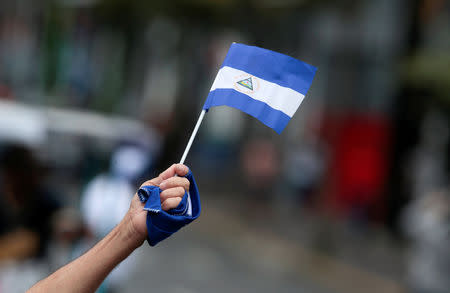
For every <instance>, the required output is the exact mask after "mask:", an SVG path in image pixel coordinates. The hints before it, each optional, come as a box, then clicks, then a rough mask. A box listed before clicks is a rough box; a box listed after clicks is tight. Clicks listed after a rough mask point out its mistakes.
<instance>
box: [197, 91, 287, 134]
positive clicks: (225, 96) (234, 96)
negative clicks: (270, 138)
mask: <svg viewBox="0 0 450 293" xmlns="http://www.w3.org/2000/svg"><path fill="white" fill-rule="evenodd" d="M224 105H226V106H230V107H233V108H236V109H239V110H241V111H243V112H245V113H247V114H249V115H252V116H253V117H255V118H258V119H259V120H260V121H261V122H262V123H264V124H265V125H267V126H269V127H270V128H273V129H274V130H275V131H276V132H277V133H278V134H280V133H281V132H282V131H283V129H284V128H285V127H286V125H287V124H288V122H289V120H290V119H291V117H289V116H288V115H286V114H285V113H283V112H281V111H279V110H276V109H274V108H272V107H270V106H269V105H267V104H266V103H264V102H261V101H258V100H255V99H252V98H250V97H249V96H247V95H245V94H242V93H240V92H238V91H235V90H234V89H215V90H213V91H211V92H210V93H209V95H208V98H207V99H206V102H205V105H204V106H203V109H205V110H208V109H209V108H210V107H214V106H224Z"/></svg>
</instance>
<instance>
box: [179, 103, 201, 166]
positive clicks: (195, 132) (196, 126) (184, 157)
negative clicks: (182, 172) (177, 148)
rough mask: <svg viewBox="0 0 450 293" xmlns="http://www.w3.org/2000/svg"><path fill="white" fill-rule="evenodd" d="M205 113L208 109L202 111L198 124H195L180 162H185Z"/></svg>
mask: <svg viewBox="0 0 450 293" xmlns="http://www.w3.org/2000/svg"><path fill="white" fill-rule="evenodd" d="M205 113H206V110H202V112H201V113H200V117H198V120H197V124H195V127H194V131H193V132H192V134H191V138H190V139H189V141H188V144H187V146H186V149H185V150H184V153H183V156H182V157H181V161H180V164H184V161H185V160H186V157H187V155H188V153H189V150H190V149H191V146H192V142H193V141H194V138H195V136H196V135H197V131H198V129H199V128H200V124H202V121H203V117H204V116H205Z"/></svg>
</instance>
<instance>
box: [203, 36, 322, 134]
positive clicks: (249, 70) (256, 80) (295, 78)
mask: <svg viewBox="0 0 450 293" xmlns="http://www.w3.org/2000/svg"><path fill="white" fill-rule="evenodd" d="M316 70H317V69H316V68H315V67H314V66H312V65H309V64H306V63H304V62H302V61H300V60H297V59H294V58H292V57H289V56H286V55H283V54H280V53H277V52H273V51H270V50H267V49H262V48H258V47H254V46H247V45H243V44H238V43H233V44H232V45H231V47H230V49H229V51H228V54H227V56H226V57H225V60H224V62H223V64H222V67H221V68H220V70H219V72H218V74H217V76H216V79H215V80H214V83H213V85H212V87H211V90H210V92H209V95H208V98H207V99H206V102H205V104H204V106H203V109H204V110H206V111H207V110H208V109H209V108H210V107H214V106H230V107H233V108H237V109H239V110H241V111H243V112H245V113H247V114H249V115H252V116H253V117H255V118H257V119H259V120H260V121H261V122H262V123H264V124H265V125H267V126H269V127H271V128H272V129H274V130H275V131H276V132H277V133H281V131H283V129H284V128H285V127H286V125H287V124H288V122H289V120H290V119H291V118H292V116H293V115H294V113H295V112H296V111H297V109H298V107H299V106H300V104H301V102H302V101H303V99H304V98H305V95H306V93H307V92H308V89H309V87H310V86H311V83H312V80H313V78H314V75H315V73H316Z"/></svg>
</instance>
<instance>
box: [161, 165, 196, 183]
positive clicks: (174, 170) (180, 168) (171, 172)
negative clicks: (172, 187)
mask: <svg viewBox="0 0 450 293" xmlns="http://www.w3.org/2000/svg"><path fill="white" fill-rule="evenodd" d="M188 172H189V168H188V167H186V166H185V165H183V164H173V165H172V166H170V167H169V168H168V169H167V170H166V171H164V172H162V173H161V174H159V176H158V177H159V178H161V179H162V180H166V179H169V178H170V177H173V176H175V175H179V176H184V175H186V174H187V173H188Z"/></svg>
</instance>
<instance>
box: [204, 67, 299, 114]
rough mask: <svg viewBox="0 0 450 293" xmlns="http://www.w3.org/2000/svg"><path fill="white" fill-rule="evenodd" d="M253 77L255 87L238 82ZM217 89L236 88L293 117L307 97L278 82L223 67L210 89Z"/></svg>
mask: <svg viewBox="0 0 450 293" xmlns="http://www.w3.org/2000/svg"><path fill="white" fill-rule="evenodd" d="M249 77H251V80H252V87H253V89H249V88H245V87H244V86H242V85H239V84H238V82H239V81H241V80H244V79H247V78H249ZM215 89H234V90H237V91H239V92H241V93H243V94H245V95H247V96H249V97H250V98H252V99H255V100H258V101H261V102H264V103H266V104H267V105H269V106H270V107H272V108H274V109H276V110H280V111H282V112H284V113H285V114H286V115H288V116H289V117H292V116H293V115H294V113H295V111H297V108H298V107H299V106H300V104H301V102H302V101H303V99H304V98H305V96H304V95H302V94H301V93H299V92H297V91H294V90H293V89H290V88H287V87H283V86H280V85H278V84H276V83H273V82H270V81H267V80H264V79H261V78H259V77H257V76H253V75H251V74H248V73H247V72H245V71H242V70H239V69H235V68H231V67H228V66H224V67H222V68H221V69H220V70H219V72H218V73H217V76H216V79H215V80H214V83H213V85H212V87H211V90H210V91H213V90H215Z"/></svg>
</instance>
